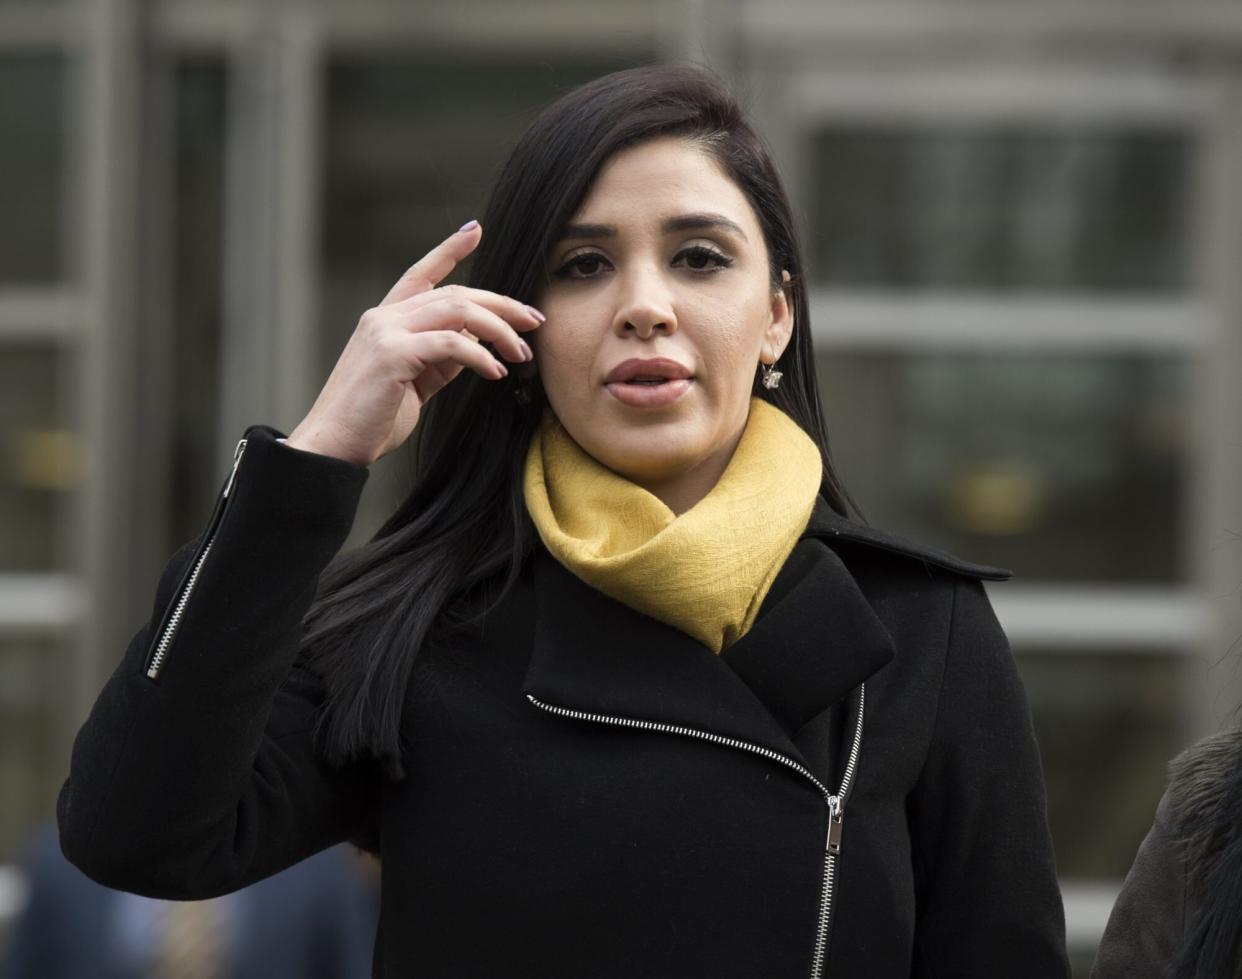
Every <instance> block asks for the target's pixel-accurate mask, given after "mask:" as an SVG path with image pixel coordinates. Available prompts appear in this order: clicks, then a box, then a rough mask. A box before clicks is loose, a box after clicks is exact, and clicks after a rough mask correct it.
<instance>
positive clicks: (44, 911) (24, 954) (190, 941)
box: [0, 826, 378, 979]
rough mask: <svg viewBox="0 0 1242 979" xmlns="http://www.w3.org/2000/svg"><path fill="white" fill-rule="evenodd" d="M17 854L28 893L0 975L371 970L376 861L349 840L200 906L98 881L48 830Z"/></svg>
mask: <svg viewBox="0 0 1242 979" xmlns="http://www.w3.org/2000/svg"><path fill="white" fill-rule="evenodd" d="M26 849H27V853H26V859H25V861H24V863H23V868H22V869H23V871H24V872H25V876H26V879H27V882H28V889H27V890H28V896H27V898H26V902H25V904H24V906H23V907H22V909H21V911H20V912H19V913H18V915H17V917H16V919H15V920H14V922H13V925H12V927H11V929H10V931H9V935H8V941H7V943H6V948H5V950H4V952H3V954H0V979H193V977H201V979H271V977H274V976H275V977H279V979H362V977H364V976H367V975H369V974H370V971H371V944H372V941H373V938H374V935H375V918H376V912H377V905H378V900H377V899H378V886H376V885H377V882H376V881H374V880H372V879H370V878H371V870H370V868H369V867H368V866H367V865H366V864H370V863H373V862H374V861H373V860H371V859H370V858H369V857H362V856H361V855H359V854H358V853H357V852H356V851H354V852H347V851H348V850H349V849H350V848H348V847H333V848H331V849H328V850H324V851H323V852H322V853H317V854H315V855H314V856H312V857H309V858H308V859H306V860H303V861H301V862H300V863H297V864H294V865H293V866H292V867H289V868H288V869H287V870H285V871H283V872H282V873H279V874H275V875H273V876H271V877H269V878H267V879H266V880H261V881H258V882H257V883H254V884H251V885H250V886H249V887H246V888H243V889H242V890H239V891H234V892H233V893H230V894H225V895H222V896H221V897H217V898H214V899H211V900H209V901H204V902H172V901H158V900H154V899H151V898H145V897H140V896H138V895H136V894H129V893H126V892H125V891H117V890H113V889H111V888H108V887H104V886H102V885H100V884H97V883H95V882H94V881H93V880H91V879H90V878H89V877H86V876H85V875H83V874H82V872H81V871H80V870H78V869H77V867H74V866H73V865H72V864H71V863H69V862H68V861H67V860H66V859H65V858H64V856H63V855H62V854H61V852H60V845H59V843H58V841H57V839H56V829H55V827H53V826H49V827H46V828H43V829H40V830H39V831H38V832H37V833H35V835H34V836H33V837H32V838H31V840H30V842H29V844H28V846H27V848H26ZM363 860H365V861H366V864H364V863H362V861H363ZM192 906H193V907H192ZM186 908H188V909H189V914H188V915H187V914H186V913H184V911H183V909H186Z"/></svg>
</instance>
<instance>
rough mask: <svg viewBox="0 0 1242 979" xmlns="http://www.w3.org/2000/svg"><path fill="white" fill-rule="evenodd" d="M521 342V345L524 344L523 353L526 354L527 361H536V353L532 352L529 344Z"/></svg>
mask: <svg viewBox="0 0 1242 979" xmlns="http://www.w3.org/2000/svg"><path fill="white" fill-rule="evenodd" d="M520 342H521V344H522V352H523V353H524V354H526V359H527V360H534V359H535V351H533V350H531V349H530V344H529V343H527V342H526V341H525V340H522V341H520Z"/></svg>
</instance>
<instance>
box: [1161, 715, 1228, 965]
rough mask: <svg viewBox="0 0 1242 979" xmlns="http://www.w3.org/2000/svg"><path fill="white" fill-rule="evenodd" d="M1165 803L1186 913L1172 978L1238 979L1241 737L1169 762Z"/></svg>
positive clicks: (1220, 738) (1206, 743)
mask: <svg viewBox="0 0 1242 979" xmlns="http://www.w3.org/2000/svg"><path fill="white" fill-rule="evenodd" d="M1167 803H1168V811H1169V822H1170V828H1171V831H1172V838H1173V841H1174V845H1175V847H1176V848H1177V850H1178V856H1179V858H1180V860H1181V864H1182V870H1183V879H1184V881H1185V893H1186V909H1187V912H1188V914H1187V921H1186V930H1185V934H1184V942H1183V946H1182V951H1181V954H1180V956H1179V958H1178V961H1177V962H1175V963H1174V969H1173V975H1174V976H1177V977H1185V976H1196V977H1198V976H1235V977H1242V955H1240V954H1239V950H1240V945H1242V729H1234V730H1230V731H1224V732H1222V733H1220V734H1217V735H1214V736H1213V737H1210V738H1206V739H1205V740H1203V741H1200V742H1199V743H1198V744H1196V745H1194V746H1193V747H1191V748H1189V749H1188V750H1186V751H1185V752H1183V753H1182V754H1181V755H1179V756H1178V757H1177V758H1176V759H1174V760H1173V762H1172V763H1171V764H1170V766H1169V790H1168V793H1167Z"/></svg>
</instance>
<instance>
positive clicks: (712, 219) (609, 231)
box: [560, 212, 749, 241]
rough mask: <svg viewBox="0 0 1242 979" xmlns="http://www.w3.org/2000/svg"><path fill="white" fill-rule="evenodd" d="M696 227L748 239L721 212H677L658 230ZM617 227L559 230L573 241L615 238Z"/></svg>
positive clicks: (580, 226) (577, 226)
mask: <svg viewBox="0 0 1242 979" xmlns="http://www.w3.org/2000/svg"><path fill="white" fill-rule="evenodd" d="M697 228H727V229H728V230H730V231H733V232H735V233H736V234H737V235H738V236H739V237H740V238H741V239H742V240H743V241H748V240H749V239H748V238H747V237H746V232H745V231H743V230H742V229H741V227H740V226H739V225H738V224H737V222H735V221H730V220H729V219H728V218H727V217H725V216H724V215H723V214H713V213H710V212H700V213H696V214H679V215H677V217H674V218H669V219H668V220H667V221H665V222H664V223H663V224H661V225H660V230H661V231H662V232H664V233H665V234H667V233H668V232H670V231H692V230H694V229H697ZM616 236H617V227H616V225H614V224H567V225H565V230H564V231H563V232H561V237H560V240H561V241H573V240H576V239H580V238H615V237H616Z"/></svg>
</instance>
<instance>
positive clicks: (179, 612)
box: [147, 439, 246, 680]
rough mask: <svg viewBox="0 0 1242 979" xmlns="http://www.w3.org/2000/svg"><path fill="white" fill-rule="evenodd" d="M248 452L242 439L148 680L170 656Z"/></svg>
mask: <svg viewBox="0 0 1242 979" xmlns="http://www.w3.org/2000/svg"><path fill="white" fill-rule="evenodd" d="M245 451H246V440H245V439H242V440H241V441H240V442H238V443H237V448H236V449H234V450H233V470H232V472H230V473H229V481H228V482H227V483H225V485H224V490H223V492H222V493H221V494H220V505H219V506H218V507H217V508H216V513H215V514H214V516H213V520H212V524H211V528H210V530H209V531H208V537H207V543H206V544H205V545H204V547H203V550H202V553H200V554H199V556H198V558H197V560H195V562H194V569H193V570H192V571H191V572H190V576H189V577H188V578H186V580H185V584H184V586H182V589H181V594H180V595H179V596H178V597H177V601H176V604H175V605H174V606H173V610H172V614H171V615H170V616H169V617H168V621H167V622H166V623H165V624H164V630H163V631H162V632H161V633H160V641H159V642H158V643H157V644H156V646H155V652H154V653H153V654H152V656H151V662H150V664H149V665H148V666H147V679H149V680H154V679H156V678H157V677H158V676H159V675H160V670H161V669H163V666H164V660H165V658H166V657H167V656H168V647H169V646H170V645H171V644H172V640H173V636H174V635H175V634H176V632H177V626H179V625H180V624H181V618H182V616H184V615H185V609H186V605H187V604H189V601H190V593H191V592H193V591H194V584H195V582H197V581H198V574H199V572H200V571H202V570H203V564H204V562H206V560H207V555H208V554H210V553H211V545H212V544H214V543H215V540H216V531H217V530H218V529H219V527H220V521H221V520H222V519H223V518H224V503H225V501H226V500H227V499H228V496H229V491H230V490H231V489H232V488H233V482H234V480H236V479H237V467H238V465H239V464H240V463H241V457H242V453H243V452H245Z"/></svg>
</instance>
